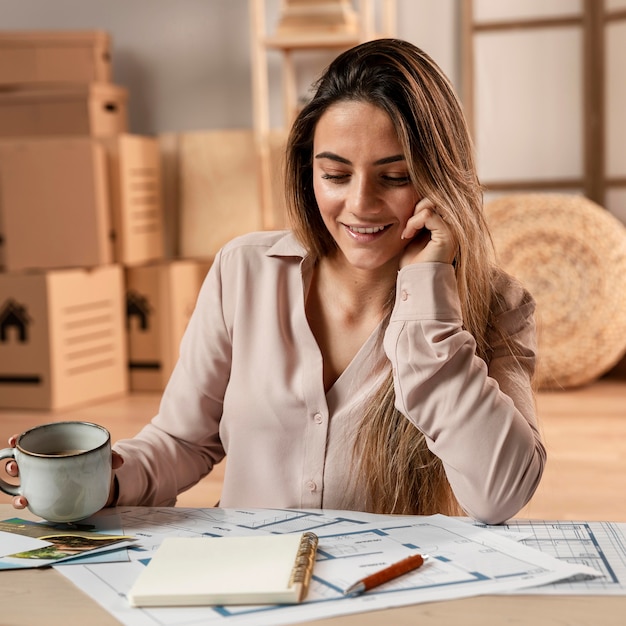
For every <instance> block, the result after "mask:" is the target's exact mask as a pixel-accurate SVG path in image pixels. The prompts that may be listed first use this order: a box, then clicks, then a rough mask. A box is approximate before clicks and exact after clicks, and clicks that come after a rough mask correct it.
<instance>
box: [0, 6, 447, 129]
mask: <svg viewBox="0 0 626 626" xmlns="http://www.w3.org/2000/svg"><path fill="white" fill-rule="evenodd" d="M266 3H267V9H268V10H267V14H268V29H271V27H272V25H273V24H274V20H275V17H276V15H277V11H278V8H277V7H278V6H279V4H278V0H266ZM457 5H458V2H457V0H397V7H398V8H397V11H398V31H397V34H398V36H400V37H402V38H404V39H408V40H410V41H412V42H413V43H415V44H417V45H419V46H420V47H422V48H423V49H424V50H426V51H427V52H428V53H429V54H430V55H431V56H433V57H434V59H435V60H436V61H437V62H438V63H439V64H440V65H441V67H442V68H443V69H444V71H446V72H447V73H448V75H449V76H450V78H451V79H452V80H453V81H454V82H455V84H458V78H459V77H458V67H459V64H458V58H457V57H458V50H459V45H458V38H457V31H458V25H457V13H458V10H457V8H458V7H457ZM92 28H97V29H103V30H106V31H108V32H109V33H110V34H111V36H112V38H113V73H114V80H115V82H116V83H118V84H120V85H123V86H125V87H127V88H128V89H129V109H130V130H131V131H132V132H135V133H140V134H157V133H161V132H176V131H177V132H183V131H191V130H203V129H212V128H249V127H251V125H252V104H251V74H250V46H249V21H248V0H0V29H2V30H16V29H17V30H36V29H55V30H63V29H92ZM318 60H319V59H318ZM269 62H270V68H271V76H270V79H271V82H270V85H271V89H272V96H273V102H272V105H271V110H272V119H273V122H274V123H276V120H279V119H280V99H281V94H280V74H279V71H278V63H279V59H278V58H272V57H270V58H269ZM304 69H305V70H306V71H305V74H306V73H310V77H309V78H307V79H306V80H309V79H310V80H313V79H314V78H315V75H316V73H317V72H318V71H319V70H321V69H322V67H319V66H318V65H315V64H313V63H310V64H309V65H306V66H305V67H304Z"/></svg>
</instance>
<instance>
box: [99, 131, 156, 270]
mask: <svg viewBox="0 0 626 626" xmlns="http://www.w3.org/2000/svg"><path fill="white" fill-rule="evenodd" d="M102 143H103V144H104V147H105V150H106V153H107V162H108V177H109V201H110V211H111V216H112V220H113V229H114V246H115V251H114V255H115V259H116V261H117V262H118V263H123V264H124V265H136V264H140V263H145V262H147V261H151V260H154V259H162V258H163V254H164V248H165V234H164V232H163V229H164V214H163V190H162V181H161V155H160V151H159V143H158V141H157V140H156V138H153V137H143V136H140V135H129V134H122V135H119V136H117V137H115V138H110V139H103V140H102Z"/></svg>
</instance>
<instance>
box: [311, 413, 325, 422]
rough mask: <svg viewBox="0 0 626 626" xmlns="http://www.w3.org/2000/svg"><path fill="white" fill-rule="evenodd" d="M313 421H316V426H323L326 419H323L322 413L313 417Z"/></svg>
mask: <svg viewBox="0 0 626 626" xmlns="http://www.w3.org/2000/svg"><path fill="white" fill-rule="evenodd" d="M313 420H314V421H315V423H316V424H321V423H322V422H323V421H324V418H323V417H322V414H321V413H316V414H315V415H314V416H313Z"/></svg>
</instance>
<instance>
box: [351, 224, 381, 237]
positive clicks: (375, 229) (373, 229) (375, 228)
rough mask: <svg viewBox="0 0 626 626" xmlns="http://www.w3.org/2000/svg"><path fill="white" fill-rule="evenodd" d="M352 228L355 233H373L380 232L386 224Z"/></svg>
mask: <svg viewBox="0 0 626 626" xmlns="http://www.w3.org/2000/svg"><path fill="white" fill-rule="evenodd" d="M350 230H352V231H354V232H355V233H359V234H361V235H372V234H373V233H379V232H380V231H381V230H385V227H384V226H371V227H368V228H357V227H356V226H351V227H350Z"/></svg>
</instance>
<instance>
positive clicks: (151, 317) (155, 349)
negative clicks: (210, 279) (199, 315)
mask: <svg viewBox="0 0 626 626" xmlns="http://www.w3.org/2000/svg"><path fill="white" fill-rule="evenodd" d="M203 272H206V264H205V263H202V262H196V261H193V260H174V261H164V262H161V263H154V264H150V265H145V266H142V267H132V268H126V320H127V330H128V358H129V363H128V365H129V372H130V388H131V390H133V391H162V390H163V389H164V388H165V385H166V384H167V381H168V379H169V377H170V374H171V373H172V370H173V369H174V365H175V364H176V361H177V359H178V350H179V345H180V341H181V339H182V337H183V334H184V332H185V329H186V328H187V323H188V321H189V318H190V317H191V314H192V312H193V310H194V307H195V305H196V299H197V297H198V291H199V289H200V283H201V281H202V280H203V279H204V273H203Z"/></svg>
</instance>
